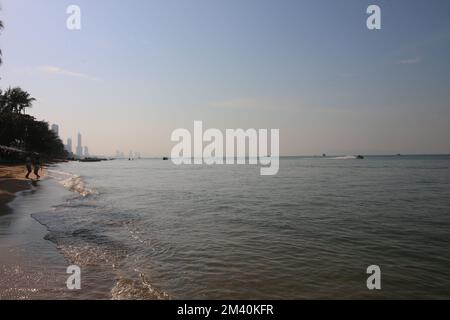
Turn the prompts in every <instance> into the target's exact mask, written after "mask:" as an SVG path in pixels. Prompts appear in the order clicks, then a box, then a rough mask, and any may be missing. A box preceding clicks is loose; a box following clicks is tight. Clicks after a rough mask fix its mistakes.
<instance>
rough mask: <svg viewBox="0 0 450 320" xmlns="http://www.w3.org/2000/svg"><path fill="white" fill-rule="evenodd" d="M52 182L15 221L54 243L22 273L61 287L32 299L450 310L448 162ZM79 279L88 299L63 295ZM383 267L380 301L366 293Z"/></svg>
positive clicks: (123, 170) (60, 169) (175, 169)
mask: <svg viewBox="0 0 450 320" xmlns="http://www.w3.org/2000/svg"><path fill="white" fill-rule="evenodd" d="M48 177H49V178H47V179H45V180H43V181H40V182H37V183H36V185H35V186H34V188H33V190H32V192H24V193H22V194H21V195H20V196H19V197H18V198H16V200H15V201H14V203H13V204H12V211H13V212H12V213H11V214H9V219H12V218H11V217H14V216H16V217H19V216H23V217H24V216H26V217H31V218H32V219H33V223H35V224H36V225H39V227H40V228H42V230H44V232H43V233H42V241H44V242H45V246H46V249H45V250H43V249H42V248H39V247H38V248H33V244H32V242H34V245H35V246H36V243H37V240H35V241H28V242H29V243H31V246H32V248H33V249H32V250H29V251H32V253H30V256H29V257H28V258H27V257H25V258H23V259H25V260H26V259H35V258H33V256H38V257H39V261H40V262H39V264H38V265H37V266H34V271H35V273H34V276H32V277H39V276H40V277H41V278H45V277H47V278H48V275H47V276H45V275H44V274H45V273H46V270H53V273H52V274H53V275H55V274H56V275H57V276H55V277H56V278H55V279H50V280H49V279H47V280H46V281H43V282H42V281H41V282H40V284H39V285H38V286H35V287H33V289H32V290H34V291H32V296H33V297H37V298H43V299H46V298H55V297H56V298H79V299H429V298H430V299H449V298H450V156H445V155H441V156H440V155H437V156H420V155H415V156H367V157H365V159H363V160H361V159H356V158H355V157H352V156H350V157H284V158H281V160H280V171H279V173H278V174H277V175H275V176H261V175H260V168H259V167H258V166H257V165H213V166H208V165H182V166H177V165H174V164H173V163H172V162H171V161H163V160H162V159H136V160H132V161H129V160H128V159H127V160H114V161H105V162H99V163H81V162H69V163H62V164H57V165H54V166H51V167H50V168H49V170H48ZM2 218H3V217H0V219H2ZM28 223H31V222H28ZM42 246H44V244H42ZM19 247H20V246H18V247H17V248H19ZM17 250H23V248H22V247H20V249H17ZM30 257H31V258H30ZM70 265H76V266H79V268H80V270H81V289H80V290H76V291H71V290H69V289H68V288H67V286H66V282H65V280H66V279H67V278H68V277H69V276H70V274H66V271H67V270H66V268H67V267H68V266H70ZM373 265H375V266H378V267H379V270H380V283H381V288H380V289H379V290H369V288H368V286H367V280H368V278H369V277H370V276H371V274H369V273H368V270H367V269H368V267H369V266H373ZM24 276H25V277H26V272H24V274H22V277H24ZM56 279H58V280H56ZM49 286H51V288H49Z"/></svg>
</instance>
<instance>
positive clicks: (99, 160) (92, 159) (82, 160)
mask: <svg viewBox="0 0 450 320" xmlns="http://www.w3.org/2000/svg"><path fill="white" fill-rule="evenodd" d="M79 161H80V162H101V161H103V159H98V158H85V159H80V160H79Z"/></svg>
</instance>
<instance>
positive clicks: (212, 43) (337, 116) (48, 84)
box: [0, 0, 450, 156]
mask: <svg viewBox="0 0 450 320" xmlns="http://www.w3.org/2000/svg"><path fill="white" fill-rule="evenodd" d="M72 4H75V5H78V6H79V7H80V9H81V30H69V29H68V28H67V27H66V20H67V18H68V17H69V15H68V14H67V13H66V9H67V7H68V6H69V5H72ZM371 4H376V5H378V6H380V8H381V26H382V28H381V30H369V29H368V28H367V27H366V19H367V17H368V14H367V13H366V9H367V7H368V6H369V5H371ZM1 7H2V11H1V12H0V19H2V20H3V21H4V24H5V29H4V30H3V32H2V34H1V35H0V47H1V49H2V51H3V61H4V63H3V65H2V66H1V67H0V77H1V80H0V88H7V87H9V86H20V87H22V88H23V89H24V90H27V91H28V92H30V93H31V95H32V96H34V97H35V98H36V99H37V102H36V103H35V104H34V106H33V108H32V110H30V111H29V113H30V114H32V115H33V116H35V117H37V118H38V119H42V120H46V121H48V122H49V123H57V124H58V125H59V126H60V135H61V137H62V138H63V140H64V141H65V140H66V139H67V138H68V137H71V138H73V140H74V141H76V135H77V133H78V132H81V133H82V135H83V142H84V144H86V145H87V146H89V149H90V151H91V153H93V154H102V155H113V154H114V153H115V151H116V150H121V151H123V152H124V153H125V154H127V153H128V152H129V151H130V150H133V151H135V152H140V153H141V154H142V155H144V156H161V155H168V154H170V150H171V149H172V147H173V146H174V143H173V142H171V141H170V136H171V133H172V132H173V131H174V130H175V129H177V128H187V129H190V130H191V131H192V130H193V122H194V120H202V121H203V123H204V127H205V128H218V129H221V130H225V129H226V128H230V129H232V128H244V129H248V128H261V129H262V128H267V129H280V153H281V154H282V155H318V154H319V155H321V154H322V153H327V154H336V155H347V154H397V153H402V154H414V153H450V143H449V137H450V90H449V89H450V1H448V0H441V1H440V0H429V1H425V0H421V1H416V0H396V1H376V0H371V1H365V0H340V1H334V0H304V1H303V0H281V1H280V0H246V1H242V0H179V1H174V0H164V1H162V0H158V1H152V0H130V1H124V0H122V1H118V0H70V1H65V0H2V1H1Z"/></svg>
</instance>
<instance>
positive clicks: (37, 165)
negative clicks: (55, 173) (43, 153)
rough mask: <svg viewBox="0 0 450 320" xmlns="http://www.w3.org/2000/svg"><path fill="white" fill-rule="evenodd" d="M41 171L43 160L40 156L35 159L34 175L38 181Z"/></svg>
mask: <svg viewBox="0 0 450 320" xmlns="http://www.w3.org/2000/svg"><path fill="white" fill-rule="evenodd" d="M39 170H41V159H40V158H39V155H38V156H36V157H35V158H34V175H35V176H36V178H37V179H40V178H41V176H40V175H39Z"/></svg>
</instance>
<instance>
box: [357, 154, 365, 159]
mask: <svg viewBox="0 0 450 320" xmlns="http://www.w3.org/2000/svg"><path fill="white" fill-rule="evenodd" d="M356 159H359V160H362V159H364V157H363V156H362V155H357V156H356Z"/></svg>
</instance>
